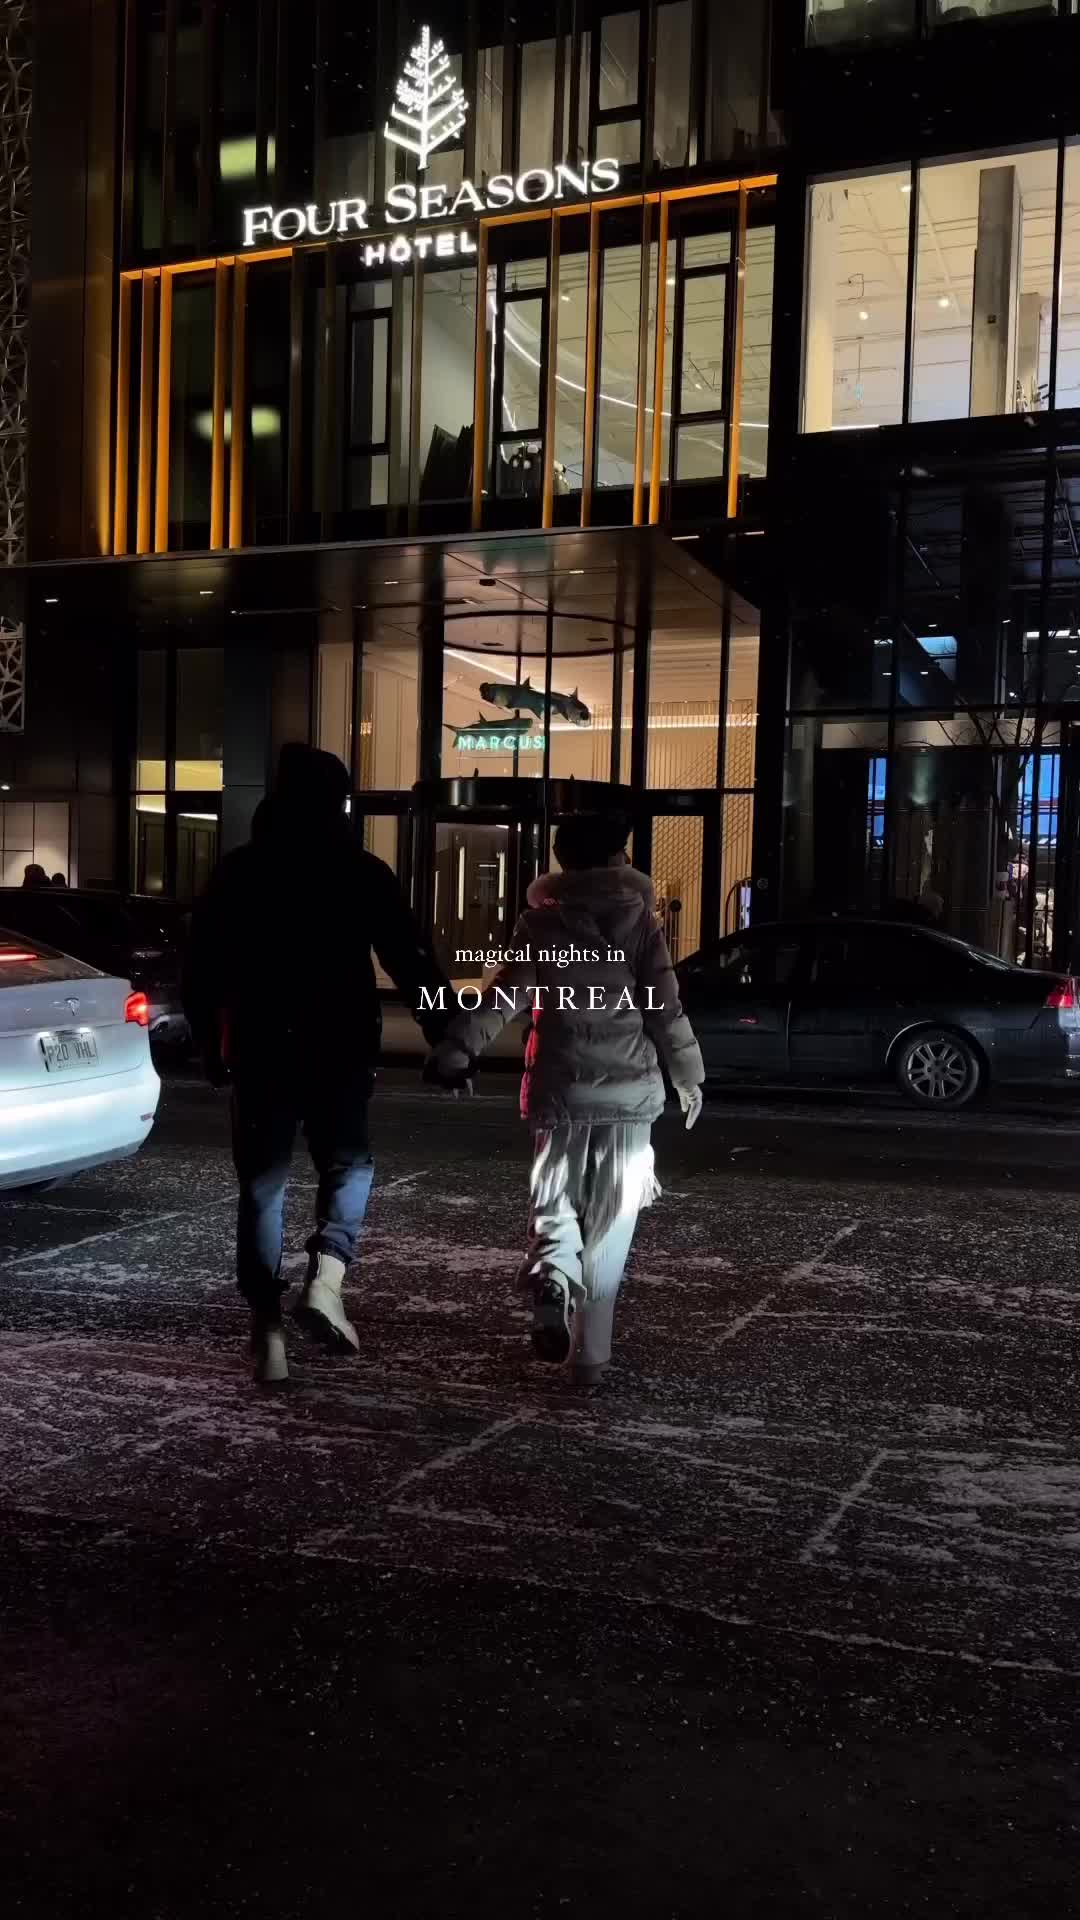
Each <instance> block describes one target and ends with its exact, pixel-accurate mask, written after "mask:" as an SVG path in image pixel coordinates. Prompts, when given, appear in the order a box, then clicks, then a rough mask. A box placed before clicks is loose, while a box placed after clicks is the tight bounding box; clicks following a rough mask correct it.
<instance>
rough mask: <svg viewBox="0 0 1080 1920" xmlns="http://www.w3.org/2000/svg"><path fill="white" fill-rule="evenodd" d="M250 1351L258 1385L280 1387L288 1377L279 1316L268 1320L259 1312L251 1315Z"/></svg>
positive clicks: (287, 1363) (283, 1332) (283, 1334)
mask: <svg viewBox="0 0 1080 1920" xmlns="http://www.w3.org/2000/svg"><path fill="white" fill-rule="evenodd" d="M251 1352H252V1357H253V1359H254V1361H255V1379H256V1382H257V1383H258V1385H259V1386H260V1387H280V1386H281V1385H282V1384H283V1382H284V1381H286V1380H287V1379H288V1377H289V1362H288V1358H287V1356H286V1353H285V1330H284V1328H283V1327H282V1324H281V1320H280V1318H278V1319H276V1320H268V1319H266V1318H265V1316H264V1315H263V1314H261V1313H256V1314H255V1315H253V1317H252V1322H251Z"/></svg>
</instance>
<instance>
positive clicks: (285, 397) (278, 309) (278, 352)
mask: <svg viewBox="0 0 1080 1920" xmlns="http://www.w3.org/2000/svg"><path fill="white" fill-rule="evenodd" d="M247 356H248V392H247V422H246V426H247V484H246V486H245V489H244V496H245V511H246V512H247V513H248V514H249V515H250V518H251V522H252V523H253V524H252V525H251V526H249V529H248V531H247V533H246V535H245V538H246V539H247V540H249V541H250V540H251V539H252V535H253V536H254V543H255V544H256V545H257V546H273V545H274V544H276V543H277V542H278V541H281V540H282V539H284V538H285V534H286V525H287V522H286V489H285V448H286V439H287V434H288V420H289V273H288V263H287V262H286V270H285V271H284V272H282V271H281V270H280V268H279V267H278V266H277V265H276V263H275V265H273V266H260V267H256V268H254V269H251V270H249V272H248V285H247Z"/></svg>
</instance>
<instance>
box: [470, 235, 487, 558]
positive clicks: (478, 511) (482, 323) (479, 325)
mask: <svg viewBox="0 0 1080 1920" xmlns="http://www.w3.org/2000/svg"><path fill="white" fill-rule="evenodd" d="M487 278H488V229H487V221H486V220H481V222H480V232H479V234H478V236H477V241H476V348H475V354H474V358H473V463H472V529H473V532H474V533H478V532H479V530H480V527H481V525H482V522H483V517H484V446H485V435H484V427H485V424H486V420H487Z"/></svg>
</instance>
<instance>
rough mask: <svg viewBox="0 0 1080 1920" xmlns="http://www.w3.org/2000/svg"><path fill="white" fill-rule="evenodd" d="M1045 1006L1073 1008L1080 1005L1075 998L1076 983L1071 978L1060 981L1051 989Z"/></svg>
mask: <svg viewBox="0 0 1080 1920" xmlns="http://www.w3.org/2000/svg"><path fill="white" fill-rule="evenodd" d="M1046 1004H1047V1006H1048V1007H1075V1006H1077V1005H1078V1004H1080V1002H1078V1001H1077V997H1076V981H1075V980H1073V979H1072V978H1070V979H1068V980H1060V981H1059V982H1058V984H1057V986H1056V987H1051V989H1050V991H1049V993H1048V994H1047V996H1046Z"/></svg>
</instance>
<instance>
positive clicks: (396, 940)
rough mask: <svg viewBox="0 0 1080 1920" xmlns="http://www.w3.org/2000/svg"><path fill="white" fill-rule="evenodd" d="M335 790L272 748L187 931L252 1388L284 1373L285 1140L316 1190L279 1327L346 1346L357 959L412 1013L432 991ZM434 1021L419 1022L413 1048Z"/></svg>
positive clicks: (425, 959)
mask: <svg viewBox="0 0 1080 1920" xmlns="http://www.w3.org/2000/svg"><path fill="white" fill-rule="evenodd" d="M348 791H349V778H348V774H347V772H346V770H345V768H344V766H343V765H342V763H341V761H340V760H338V759H336V758H335V756H334V755H333V754H329V753H321V752H318V751H317V750H316V749H314V748H312V747H306V746H287V747H284V748H283V749H282V752H281V758H280V762H279V766H278V775H277V780H276V783H275V786H274V789H273V792H272V793H271V794H270V795H269V797H268V798H267V799H266V800H264V801H263V802H262V803H261V805H260V806H259V808H258V809H257V811H256V814H255V818H254V821H253V823H252V835H251V840H250V843H249V844H248V845H247V846H244V847H240V848H239V849H238V850H237V851H236V852H234V853H230V854H227V855H226V857H225V859H224V860H223V861H222V863H221V866H220V867H219V868H218V871H217V873H216V875H215V876H214V879H213V880H212V881H211V884H210V887H209V889H208V891H207V893H206V896H205V898H204V899H203V900H202V901H201V902H200V904H199V905H198V906H197V907H196V909H195V912H194V914H193V916H192V923H191V938H190V942H189V947H188V957H187V967H186V994H185V998H186V1001H187V1011H188V1018H189V1020H190V1021H191V1026H192V1031H193V1033H194V1035H195V1038H196V1041H197V1043H198V1044H199V1045H200V1047H201V1049H202V1053H203V1059H204V1063H205V1066H206V1071H207V1074H208V1076H209V1078H210V1079H211V1081H212V1082H214V1083H215V1084H218V1085H221V1084H224V1083H225V1082H226V1081H228V1080H231V1082H232V1137H233V1158H234V1161H235V1165H236V1174H237V1179H238V1181H239V1186H240V1197H239V1206H238V1212H237V1229H236V1271H237V1283H238V1285H239V1288H240V1291H241V1293H242V1294H243V1296H244V1298H245V1299H246V1300H247V1301H248V1303H249V1305H250V1307H251V1310H252V1344H253V1351H254V1355H255V1377H256V1379H257V1380H259V1381H262V1382H264V1383H267V1384H274V1383H276V1382H278V1381H283V1380H285V1379H286V1378H287V1376H288V1362H287V1357H286V1349H285V1337H284V1329H283V1326H282V1316H281V1300H282V1295H283V1292H284V1284H283V1282H282V1277H281V1258H282V1217H283V1208H284V1201H285V1187H286V1180H287V1176H288V1171H289V1161H290V1157H291V1154H292V1149H293V1144H294V1141H295V1137H296V1131H297V1128H298V1127H300V1128H302V1129H303V1132H304V1136H305V1138H306V1141H307V1146H308V1150H309V1152H310V1154H311V1157H312V1160H313V1161H314V1163H315V1167H316V1171H317V1173H318V1176H319V1185H318V1192H317V1195H316V1201H315V1231H314V1233H313V1234H312V1236H311V1238H310V1239H309V1240H308V1242H307V1252H308V1269H307V1275H306V1278H305V1281H304V1285H303V1290H302V1292H301V1294H300V1298H299V1301H298V1303H297V1305H296V1308H295V1309H294V1315H295V1318H296V1319H297V1320H298V1321H299V1322H300V1323H301V1324H302V1325H303V1326H304V1328H305V1330H306V1331H307V1332H309V1333H310V1334H311V1335H313V1336H314V1337H315V1338H316V1339H317V1340H318V1341H319V1342H320V1343H321V1344H322V1345H323V1346H325V1347H326V1348H327V1349H329V1350H331V1351H337V1352H345V1353H354V1352H356V1351H357V1349H358V1347H359V1339H358V1336H357V1333H356V1329H355V1327H354V1326H353V1325H352V1322H351V1321H350V1320H349V1318H348V1316H347V1314H346V1312H345V1308H344V1305H343V1303H342V1297H341V1293H342V1282H343V1280H344V1278H345V1273H346V1269H347V1268H348V1266H349V1263H350V1261H351V1259H352V1257H353V1252H354V1249H355V1246H356V1240H357V1235H358V1233H359V1229H360V1225H361V1222H362V1220H363V1218H364V1212H365V1209H366V1207H367V1202H368V1195H369V1193H370V1191H371V1184H372V1179H373V1173H374V1164H373V1161H372V1156H371V1148H370V1144H369V1140H368V1101H369V1099H370V1096H371V1092H372V1088H373V1084H374V1072H373V1068H374V1063H375V1061H376V1059H377V1057H378V1052H379V1040H380V1030H381V1013H380V1006H379V998H378V992H377V989H376V985H375V974H374V970H373V967H372V964H371V952H372V948H374V950H375V952H376V953H377V954H378V957H379V960H380V961H381V963H382V965H383V966H384V967H385V969H386V971H387V973H388V974H389V975H390V977H391V979H392V980H393V981H394V982H395V984H396V985H397V987H398V988H399V989H400V991H401V992H402V994H403V995H404V996H405V999H406V1002H407V1004H408V1006H409V1007H410V1009H411V1010H413V1011H414V1012H415V1011H416V1009H417V1008H418V1006H419V1000H420V989H421V987H425V988H427V989H429V991H430V992H431V993H433V994H434V993H437V990H438V988H439V987H440V986H445V985H446V981H445V976H444V975H443V974H442V973H441V971H440V969H439V967H438V965H437V963H436V961H435V958H434V955H433V953H432V951H431V948H430V946H429V944H428V942H427V941H426V940H425V939H424V937H423V936H422V934H421V932H420V929H419V927H418V926H417V924H416V922H415V920H414V919H413V917H412V914H411V913H410V912H409V909H408V907H407V905H406V903H405V900H404V898H403V896H402V893H401V889H400V888H399V886H398V883H397V880H396V878H395V876H394V875H393V873H391V871H390V868H389V867H387V866H386V865H385V864H384V863H383V861H381V860H377V859H375V857H374V856H373V855H372V854H369V853H365V852H363V851H362V849H361V848H360V846H359V845H358V843H357V841H356V840H355V839H354V837H353V834H352V832H351V829H350V826H349V822H348V820H347V818H346V816H345V811H344V808H345V801H346V798H347V795H348ZM445 1023H446V1016H445V1015H442V1016H441V1017H440V1016H439V1015H438V1014H434V1015H428V1016H426V1017H425V1020H424V1022H422V1024H424V1031H425V1034H426V1037H427V1039H428V1041H429V1043H431V1042H433V1041H434V1040H436V1039H437V1038H438V1036H439V1033H440V1032H441V1030H442V1028H443V1027H444V1026H445Z"/></svg>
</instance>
